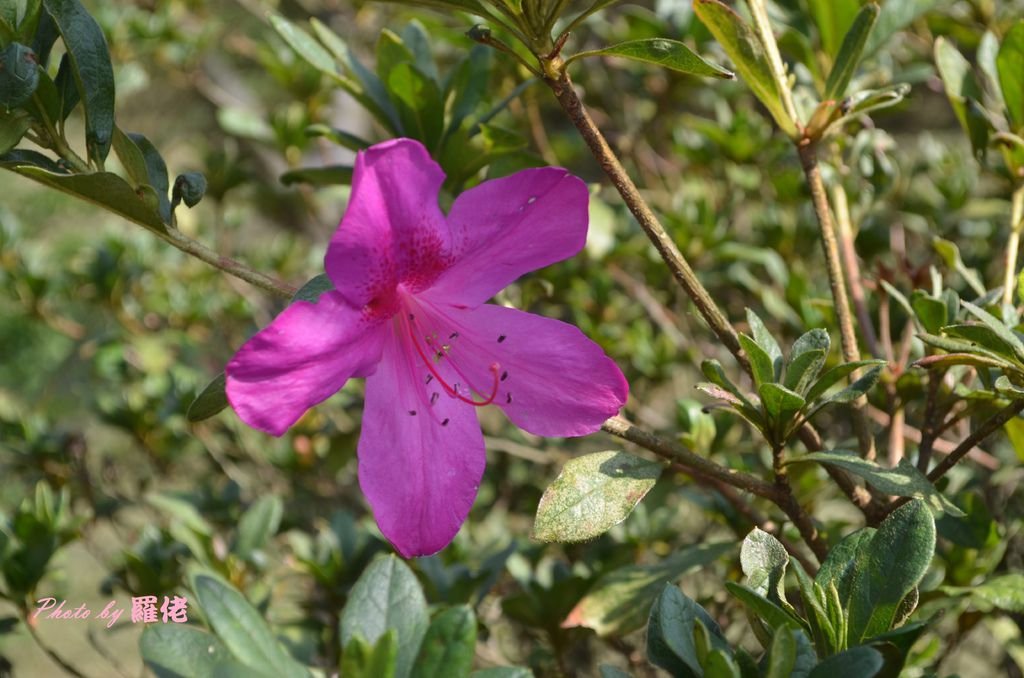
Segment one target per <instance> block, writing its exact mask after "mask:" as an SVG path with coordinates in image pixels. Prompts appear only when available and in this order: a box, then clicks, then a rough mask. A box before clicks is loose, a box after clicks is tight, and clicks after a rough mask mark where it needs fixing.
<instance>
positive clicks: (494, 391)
mask: <svg viewBox="0 0 1024 678" xmlns="http://www.w3.org/2000/svg"><path fill="white" fill-rule="evenodd" d="M409 316H410V319H411V318H413V317H414V316H413V315H412V314H411V313H410V314H409ZM409 337H410V338H411V339H412V345H413V346H415V347H416V352H417V353H418V354H419V356H420V359H421V360H422V361H423V364H424V365H426V366H427V369H428V370H429V371H430V374H431V375H433V377H434V378H435V379H437V381H438V382H439V383H440V384H441V387H442V388H443V389H444V390H445V393H447V394H448V395H450V396H452V397H454V398H458V399H459V400H461V401H462V402H464V403H467V404H469V405H472V406H473V407H483V406H484V405H490V404H491V403H493V402H494V399H495V398H496V397H498V381H499V378H500V377H499V376H498V375H499V374H500V373H501V366H500V365H499V364H498V363H492V364H491V366H490V368H489V369H490V372H491V374H492V375H493V376H494V384H493V386H492V387H491V395H489V396H488V397H487V398H486V399H485V400H483V401H482V402H477V401H476V400H473V398H472V394H470V396H471V397H469V398H467V397H466V396H464V395H462V393H460V392H459V386H460V385H459V384H455V386H454V387H452V386H449V385H448V382H446V381H445V380H444V377H442V376H441V375H440V374H439V373H438V372H437V370H436V369H435V368H434V365H433V364H432V362H431V360H430V358H428V357H427V354H426V353H425V352H424V351H423V347H422V346H420V342H419V341H418V340H417V338H416V328H415V327H414V326H413V325H412V323H410V324H409ZM504 338H505V337H504V335H502V337H501V339H499V340H498V341H502V340H504ZM426 341H427V344H428V345H430V344H432V343H433V341H432V339H431V337H429V336H428V337H427V338H426ZM431 348H432V347H431ZM443 357H444V353H443V352H440V351H438V352H437V354H435V356H434V359H435V360H438V361H440V359H441V358H443ZM453 367H454V365H453ZM427 382H428V383H429V382H430V379H429V378H428V379H427ZM435 395H436V394H435ZM481 395H483V394H481ZM431 404H433V399H431ZM409 414H415V412H413V411H410V412H409ZM441 425H442V426H444V425H445V423H442V424H441Z"/></svg>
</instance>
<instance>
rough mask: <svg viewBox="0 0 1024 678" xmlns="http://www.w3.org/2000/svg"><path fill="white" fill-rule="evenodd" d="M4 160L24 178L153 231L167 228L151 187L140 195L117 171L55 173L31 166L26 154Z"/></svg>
mask: <svg viewBox="0 0 1024 678" xmlns="http://www.w3.org/2000/svg"><path fill="white" fill-rule="evenodd" d="M8 155H10V154H8ZM4 160H5V162H3V166H4V167H6V168H7V169H10V170H12V171H14V172H17V173H18V174H20V175H22V176H23V177H28V178H29V179H32V180H33V181H36V182H38V183H40V184H43V185H46V186H49V187H50V188H56V189H57V190H58V191H62V192H64V193H67V194H68V195H72V196H74V197H76V198H80V199H82V200H85V201H87V202H91V203H93V204H94V205H99V206H100V207H103V208H105V209H108V210H110V211H111V212H113V213H115V214H118V215H120V216H122V217H124V218H125V219H128V220H129V221H133V222H135V223H137V224H139V225H140V226H144V227H146V228H148V229H150V230H152V231H157V232H158V233H165V232H166V231H167V226H166V225H165V224H164V221H163V219H162V218H161V216H160V207H159V201H158V199H157V196H156V193H155V192H153V191H152V190H150V191H149V192H145V191H143V192H142V195H140V194H139V193H136V192H135V190H134V189H133V188H132V187H131V185H129V184H128V182H126V181H125V180H124V179H122V178H121V177H119V176H117V175H116V174H112V173H110V172H95V173H93V174H57V173H55V172H52V171H47V170H45V169H42V168H40V167H36V166H34V165H35V162H34V161H33V160H31V159H30V158H29V157H28V156H25V155H22V156H18V157H17V159H14V160H13V161H10V160H7V158H6V157H5V158H4Z"/></svg>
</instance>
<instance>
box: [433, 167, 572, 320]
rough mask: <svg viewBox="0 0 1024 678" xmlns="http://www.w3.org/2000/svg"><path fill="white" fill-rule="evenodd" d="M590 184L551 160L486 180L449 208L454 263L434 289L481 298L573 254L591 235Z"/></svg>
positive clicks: (462, 299) (454, 297) (467, 300)
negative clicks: (589, 215)
mask: <svg viewBox="0 0 1024 678" xmlns="http://www.w3.org/2000/svg"><path fill="white" fill-rule="evenodd" d="M588 205H589V196H588V193H587V187H586V185H585V184H584V183H583V182H582V181H581V180H580V179H578V178H576V177H574V176H572V175H571V174H569V173H568V172H566V171H565V170H564V169H560V168H558V167H545V168H542V169H529V170H523V171H521V172H517V173H516V174H513V175H512V176H509V177H505V178H502V179H494V180H492V181H486V182H484V183H482V184H480V185H479V186H477V187H476V188H472V189H470V190H468V191H466V192H465V193H463V194H462V195H460V196H459V197H458V198H457V199H456V200H455V204H453V205H452V209H451V211H450V212H449V214H448V224H449V228H450V229H451V239H452V252H453V255H454V263H453V264H452V266H451V268H449V269H448V270H447V271H446V272H445V273H444V274H443V275H442V276H441V277H440V278H439V279H438V281H437V283H436V284H435V286H434V287H433V289H431V296H432V297H434V298H445V299H447V300H450V301H451V302H453V303H462V304H467V305H471V306H475V305H477V304H481V303H483V302H485V301H487V300H488V299H490V298H491V297H493V296H494V295H495V294H497V293H498V292H500V291H501V290H502V289H504V288H505V287H507V286H508V284H509V283H511V282H513V281H514V280H516V279H517V278H519V277H520V276H522V275H524V274H526V273H529V272H530V271H533V270H536V269H538V268H542V267H544V266H548V265H549V264H553V263H555V262H557V261H562V260H563V259H567V258H569V257H571V256H573V255H574V254H576V253H577V252H579V251H580V250H581V249H583V245H584V244H585V243H586V239H587V209H588Z"/></svg>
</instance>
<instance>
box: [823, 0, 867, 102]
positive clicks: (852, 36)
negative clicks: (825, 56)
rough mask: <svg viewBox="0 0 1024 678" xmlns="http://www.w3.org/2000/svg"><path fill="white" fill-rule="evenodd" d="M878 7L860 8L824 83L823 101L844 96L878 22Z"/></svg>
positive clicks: (865, 6)
mask: <svg viewBox="0 0 1024 678" xmlns="http://www.w3.org/2000/svg"><path fill="white" fill-rule="evenodd" d="M878 13H879V9H878V5H876V4H874V3H869V4H867V5H864V6H863V7H861V9H860V12H858V13H857V17H856V18H855V19H854V20H853V25H852V26H850V30H849V31H847V33H846V37H844V38H843V45H842V47H840V48H839V54H838V55H837V56H836V60H835V64H834V65H833V66H832V70H831V71H830V72H829V74H828V81H827V82H826V83H825V99H826V100H828V99H840V98H842V97H843V95H845V94H846V88H847V87H848V86H849V85H850V80H852V79H853V74H854V73H856V72H857V66H858V65H860V60H861V56H862V55H863V53H864V46H865V45H866V44H867V41H868V37H869V36H870V35H871V29H872V28H874V26H875V21H877V20H878Z"/></svg>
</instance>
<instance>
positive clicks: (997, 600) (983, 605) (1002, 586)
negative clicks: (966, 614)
mask: <svg viewBox="0 0 1024 678" xmlns="http://www.w3.org/2000/svg"><path fill="white" fill-rule="evenodd" d="M939 590H940V591H942V592H943V593H945V594H946V595H950V596H962V595H966V596H970V598H971V603H972V605H973V606H974V607H975V608H977V609H978V610H980V611H981V612H984V613H986V614H987V613H989V612H991V611H992V610H1002V611H1004V612H1013V613H1016V614H1020V613H1024V574H1019V573H1013V574H1005V575H1001V576H998V577H992V578H991V579H987V580H985V581H984V582H982V583H981V584H975V585H974V586H943V587H940V589H939Z"/></svg>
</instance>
